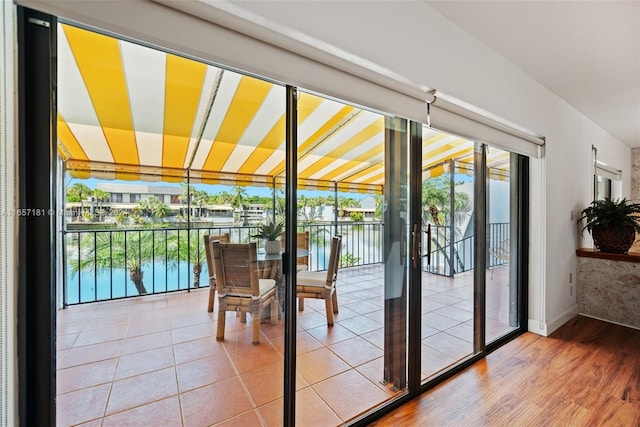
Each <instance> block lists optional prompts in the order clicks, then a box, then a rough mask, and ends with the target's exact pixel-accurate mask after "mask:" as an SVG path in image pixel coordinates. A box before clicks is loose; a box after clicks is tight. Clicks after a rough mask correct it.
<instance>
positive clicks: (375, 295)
mask: <svg viewBox="0 0 640 427" xmlns="http://www.w3.org/2000/svg"><path fill="white" fill-rule="evenodd" d="M297 105H298V129H297V134H298V153H297V155H298V163H297V168H298V173H297V194H298V200H297V208H298V213H297V214H298V218H297V221H298V230H297V232H298V233H300V232H308V233H309V260H308V263H307V264H306V265H307V268H306V269H305V268H301V269H299V271H297V276H296V282H297V295H298V298H297V301H296V303H297V306H296V307H286V308H285V309H286V310H289V309H291V310H296V312H297V317H296V319H297V337H296V338H297V346H296V354H297V357H296V369H297V392H296V421H297V422H298V423H300V424H302V425H327V426H328V425H339V424H343V423H344V422H347V421H349V420H352V419H354V418H355V417H358V416H360V415H362V414H364V413H366V412H369V411H370V410H371V409H372V408H374V407H376V406H378V405H380V404H381V403H383V402H385V401H387V400H389V399H392V398H393V397H395V396H397V395H399V393H401V392H402V391H403V390H405V388H406V332H405V333H400V334H396V335H395V337H397V338H399V339H392V338H393V337H394V333H396V332H397V331H403V330H405V331H406V286H407V283H406V280H407V279H406V278H407V263H406V254H407V251H406V247H407V225H406V220H407V203H406V202H407V194H408V193H407V191H408V189H407V182H408V181H407V170H408V169H407V156H408V154H407V131H406V121H404V120H398V119H395V118H389V117H385V116H383V115H381V114H379V113H374V112H371V111H367V110H364V109H361V108H357V107H354V106H351V105H347V104H343V103H340V102H337V101H335V100H331V99H327V98H323V97H320V96H317V95H314V94H309V93H305V92H301V93H300V95H299V99H298V103H297ZM389 162H392V163H391V164H390V163H389ZM389 165H391V166H392V167H391V168H389ZM383 202H384V206H383ZM391 218H393V219H391ZM383 220H384V222H383ZM338 236H339V239H340V241H339V248H340V253H339V255H338V256H336V255H335V253H332V251H335V249H334V247H333V245H332V242H333V241H334V239H335V238H336V237H338ZM333 259H335V260H336V262H337V264H336V266H335V267H337V270H336V276H335V277H336V280H335V282H333V281H332V278H333V276H332V275H331V274H330V272H331V269H332V268H334V265H333V264H332V262H331V261H332V260H333ZM390 264H393V268H389V265H390ZM328 273H329V274H328ZM392 277H393V284H392V285H387V284H388V283H391V280H392V279H391V278H392ZM327 279H328V281H327ZM314 286H315V288H314Z"/></svg>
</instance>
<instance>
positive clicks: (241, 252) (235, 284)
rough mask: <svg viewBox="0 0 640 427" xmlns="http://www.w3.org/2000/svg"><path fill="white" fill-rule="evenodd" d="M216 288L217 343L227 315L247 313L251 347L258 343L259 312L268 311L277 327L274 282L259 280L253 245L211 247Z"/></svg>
mask: <svg viewBox="0 0 640 427" xmlns="http://www.w3.org/2000/svg"><path fill="white" fill-rule="evenodd" d="M211 251H212V254H213V260H214V262H215V270H216V284H217V287H218V329H217V332H216V339H217V340H218V341H222V340H224V328H225V320H226V317H227V316H226V312H227V311H235V312H240V313H250V314H251V323H252V339H251V342H252V343H253V344H258V343H260V321H261V312H262V310H263V309H264V308H265V307H270V309H271V311H270V316H271V324H272V325H276V324H277V323H278V293H277V289H276V281H275V280H273V279H260V278H258V277H259V276H258V275H259V273H258V255H257V247H256V243H255V242H253V243H220V242H219V241H216V240H214V241H213V243H212V244H211Z"/></svg>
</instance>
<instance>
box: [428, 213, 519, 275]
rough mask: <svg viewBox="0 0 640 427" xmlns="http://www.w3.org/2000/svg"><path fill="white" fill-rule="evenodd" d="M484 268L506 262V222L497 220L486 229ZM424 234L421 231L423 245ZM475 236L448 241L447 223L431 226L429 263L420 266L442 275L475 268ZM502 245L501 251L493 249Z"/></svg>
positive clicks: (448, 230)
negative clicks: (485, 265)
mask: <svg viewBox="0 0 640 427" xmlns="http://www.w3.org/2000/svg"><path fill="white" fill-rule="evenodd" d="M487 234H488V235H487V237H488V242H487V268H492V267H497V266H500V265H505V264H508V263H509V260H508V259H507V258H506V257H505V256H504V254H505V252H506V249H505V248H507V247H508V240H509V236H510V234H509V223H508V222H496V223H491V224H489V229H488V230H487ZM425 236H426V234H423V242H422V245H423V246H422V247H426V243H427V242H426V237H425ZM474 237H475V236H473V235H472V236H467V237H463V238H461V239H459V240H455V241H454V242H453V246H452V245H451V243H450V242H451V227H450V226H448V225H447V226H434V225H432V226H431V265H429V266H427V265H426V263H423V264H424V266H423V270H424V271H427V272H429V273H433V274H439V275H442V276H450V277H451V276H453V275H454V274H458V273H464V272H465V271H470V270H473V269H474V268H475V261H474V256H473V245H474V242H475V238H474ZM496 248H502V251H501V252H499V251H496V250H495V249H496Z"/></svg>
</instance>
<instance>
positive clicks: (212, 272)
mask: <svg viewBox="0 0 640 427" xmlns="http://www.w3.org/2000/svg"><path fill="white" fill-rule="evenodd" d="M214 240H217V241H219V242H220V243H229V233H225V234H220V235H217V236H215V235H214V236H209V235H205V236H204V250H205V253H206V258H207V270H209V302H208V304H207V311H208V312H209V313H213V301H214V300H215V293H216V269H215V263H214V262H213V256H212V255H211V242H213V241H214Z"/></svg>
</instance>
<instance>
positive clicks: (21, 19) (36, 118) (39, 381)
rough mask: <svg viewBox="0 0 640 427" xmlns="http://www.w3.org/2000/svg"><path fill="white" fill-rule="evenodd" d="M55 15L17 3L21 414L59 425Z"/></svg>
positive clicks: (26, 419)
mask: <svg viewBox="0 0 640 427" xmlns="http://www.w3.org/2000/svg"><path fill="white" fill-rule="evenodd" d="M56 58H57V53H56V19H55V17H52V16H50V15H47V14H43V13H40V12H37V11H34V10H30V9H25V8H22V7H18V104H19V107H18V141H19V147H18V188H19V195H18V197H19V199H18V200H19V201H18V206H19V208H20V211H21V212H22V213H23V215H21V216H20V217H19V226H18V229H19V237H18V248H19V249H18V266H19V268H18V389H19V392H18V393H19V394H18V396H19V398H18V416H19V420H20V421H19V422H20V425H23V426H45V425H55V421H56V408H55V389H56V387H55V369H56V351H55V350H56V347H55V345H56V341H55V337H56V334H55V331H56V316H55V312H56V309H55V306H56V262H55V259H56V257H55V253H56V233H55V229H56V228H55V227H56V215H55V214H56V212H57V209H56V208H57V206H56V185H57V183H56V176H57V174H56V168H57V165H56V155H55V154H56V147H55V141H56V127H55V121H54V119H55V117H56V108H55V87H56V80H57V78H56Z"/></svg>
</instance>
